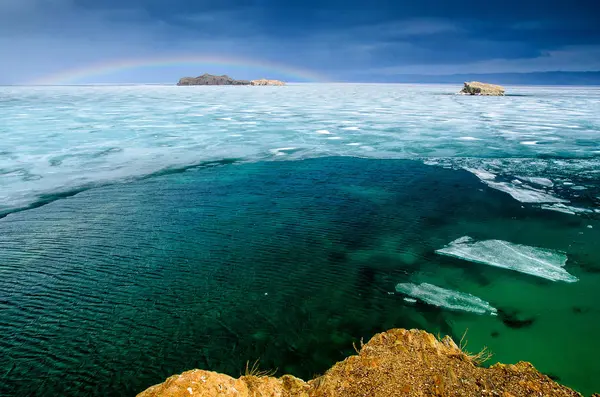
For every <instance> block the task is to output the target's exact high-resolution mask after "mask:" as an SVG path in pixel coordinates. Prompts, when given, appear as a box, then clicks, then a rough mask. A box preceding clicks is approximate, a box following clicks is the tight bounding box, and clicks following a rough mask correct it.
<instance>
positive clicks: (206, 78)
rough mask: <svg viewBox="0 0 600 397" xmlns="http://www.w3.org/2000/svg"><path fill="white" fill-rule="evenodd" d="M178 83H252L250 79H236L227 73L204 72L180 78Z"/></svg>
mask: <svg viewBox="0 0 600 397" xmlns="http://www.w3.org/2000/svg"><path fill="white" fill-rule="evenodd" d="M177 85H250V82H249V81H248V80H235V79H232V78H231V77H229V76H227V75H226V74H224V75H222V76H214V75H212V74H208V73H204V74H203V75H202V76H198V77H183V78H181V79H179V82H178V83H177Z"/></svg>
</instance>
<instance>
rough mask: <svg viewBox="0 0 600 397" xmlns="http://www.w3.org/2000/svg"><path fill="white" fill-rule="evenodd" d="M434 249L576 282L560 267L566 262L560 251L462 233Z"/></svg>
mask: <svg viewBox="0 0 600 397" xmlns="http://www.w3.org/2000/svg"><path fill="white" fill-rule="evenodd" d="M435 252H436V253H437V254H440V255H446V256H452V257H455V258H459V259H464V260H466V261H470V262H475V263H481V264H484V265H490V266H496V267H501V268H503V269H510V270H514V271H517V272H520V273H525V274H529V275H532V276H536V277H541V278H545V279H548V280H552V281H566V282H568V283H573V282H575V281H577V277H575V276H573V275H571V274H569V272H567V271H566V270H565V269H564V268H563V267H564V266H565V263H566V262H567V255H566V254H565V253H564V252H562V251H556V250H551V249H546V248H537V247H530V246H527V245H520V244H513V243H509V242H507V241H502V240H484V241H474V240H473V239H472V238H470V237H468V236H465V237H461V238H459V239H457V240H454V241H452V242H451V243H450V244H448V245H447V246H446V247H444V248H442V249H439V250H437V251H435Z"/></svg>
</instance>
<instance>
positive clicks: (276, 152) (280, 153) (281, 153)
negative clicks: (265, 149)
mask: <svg viewBox="0 0 600 397" xmlns="http://www.w3.org/2000/svg"><path fill="white" fill-rule="evenodd" d="M290 150H296V148H295V147H281V148H277V149H271V150H269V151H270V152H271V153H273V154H274V155H275V156H284V155H286V154H287V153H286V152H287V151H290Z"/></svg>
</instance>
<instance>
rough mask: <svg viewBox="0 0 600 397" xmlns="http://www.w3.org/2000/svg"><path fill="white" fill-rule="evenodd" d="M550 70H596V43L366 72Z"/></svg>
mask: <svg viewBox="0 0 600 397" xmlns="http://www.w3.org/2000/svg"><path fill="white" fill-rule="evenodd" d="M550 71H578V72H586V71H600V45H598V46H575V47H565V48H562V49H560V50H553V51H547V52H544V53H542V54H541V55H539V56H537V57H533V58H514V59H506V58H494V59H485V60H481V61H476V62H469V63H450V64H445V65H432V64H418V65H398V66H392V67H385V68H373V69H369V70H368V71H363V73H364V74H370V75H385V76H393V75H402V74H423V75H449V74H461V73H530V72H550Z"/></svg>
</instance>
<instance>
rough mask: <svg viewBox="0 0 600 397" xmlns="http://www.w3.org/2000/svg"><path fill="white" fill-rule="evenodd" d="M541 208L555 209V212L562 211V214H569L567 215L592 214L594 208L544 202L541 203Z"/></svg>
mask: <svg viewBox="0 0 600 397" xmlns="http://www.w3.org/2000/svg"><path fill="white" fill-rule="evenodd" d="M542 209H544V210H550V211H556V212H562V213H564V214H569V215H577V214H593V213H594V210H590V209H587V208H579V207H573V206H570V205H564V204H552V205H547V204H544V205H542Z"/></svg>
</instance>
